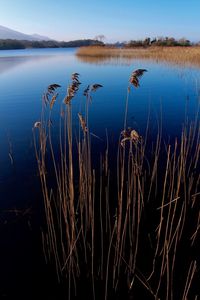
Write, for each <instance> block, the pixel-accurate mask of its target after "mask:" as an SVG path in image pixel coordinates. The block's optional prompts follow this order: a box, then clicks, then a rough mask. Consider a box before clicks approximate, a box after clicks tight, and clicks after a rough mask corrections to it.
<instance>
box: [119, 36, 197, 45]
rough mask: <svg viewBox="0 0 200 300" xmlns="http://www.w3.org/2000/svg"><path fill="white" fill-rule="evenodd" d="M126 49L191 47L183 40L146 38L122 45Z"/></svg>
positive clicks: (189, 43) (188, 42)
mask: <svg viewBox="0 0 200 300" xmlns="http://www.w3.org/2000/svg"><path fill="white" fill-rule="evenodd" d="M124 46H125V47H127V48H133V47H150V46H163V47H172V46H173V47H175V46H183V47H188V46H192V43H191V42H190V41H189V40H187V39H185V38H182V39H178V40H176V39H175V38H173V37H160V38H155V39H151V38H149V37H148V38H146V39H144V40H131V41H129V42H128V43H125V44H124Z"/></svg>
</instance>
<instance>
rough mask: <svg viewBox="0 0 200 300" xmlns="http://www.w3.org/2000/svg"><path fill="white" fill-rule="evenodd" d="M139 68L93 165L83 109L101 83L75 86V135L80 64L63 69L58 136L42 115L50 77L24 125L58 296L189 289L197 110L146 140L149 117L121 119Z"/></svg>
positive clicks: (199, 149) (157, 295)
mask: <svg viewBox="0 0 200 300" xmlns="http://www.w3.org/2000/svg"><path fill="white" fill-rule="evenodd" d="M145 71H146V70H144V69H140V70H137V71H135V72H133V73H132V74H131V77H130V81H129V85H128V93H127V100H126V111H125V121H124V128H122V131H121V133H119V136H120V137H119V143H118V146H117V151H116V153H110V151H109V143H110V141H109V140H108V139H107V141H106V145H107V146H106V150H105V152H104V153H101V154H99V168H94V167H93V159H92V157H93V149H92V147H91V134H90V129H89V126H88V119H89V113H88V111H89V105H92V104H91V97H92V93H93V91H96V90H97V89H98V88H102V86H101V85H99V84H95V85H92V86H88V87H87V89H86V90H85V91H84V97H85V111H84V112H80V113H79V114H78V115H77V120H79V122H80V126H79V134H78V137H76V138H75V136H74V131H73V126H72V106H71V101H75V96H76V93H78V91H79V84H80V82H79V74H77V73H74V74H73V75H72V83H71V84H70V86H69V87H68V90H67V95H66V97H65V99H64V103H63V106H62V108H61V117H60V124H59V126H58V127H59V129H58V131H57V134H58V135H59V144H58V145H57V144H55V143H54V142H53V140H52V135H53V133H54V127H52V123H51V118H52V114H53V109H54V105H56V104H57V101H56V99H57V89H58V88H59V86H58V85H55V84H54V85H51V86H49V88H48V90H47V93H46V94H45V95H44V99H43V107H42V113H41V119H40V120H39V121H38V122H36V123H35V126H34V129H33V132H34V142H35V151H36V158H37V162H38V168H39V174H40V180H41V187H42V193H43V199H44V207H45V214H46V224H47V226H46V230H45V231H44V232H43V235H42V237H43V247H44V252H45V255H46V259H47V261H54V263H55V267H56V270H57V275H58V280H60V281H61V282H62V283H63V282H64V283H63V284H64V285H65V286H66V287H67V288H66V293H67V295H66V296H65V297H67V299H74V297H75V296H77V297H80V298H81V299H82V297H83V294H84V293H85V294H86V295H87V299H105V300H107V299H115V298H117V297H121V298H122V297H124V298H127V299H128V297H134V298H135V299H141V298H142V297H143V298H145V299H157V300H158V299H172V298H174V299H184V300H186V299H190V298H192V299H197V297H198V291H197V288H196V285H195V282H196V281H197V276H198V274H199V271H198V270H199V266H198V256H197V254H196V252H195V249H196V247H197V243H198V230H199V227H200V214H199V210H198V196H199V190H198V186H199V181H200V176H199V174H198V172H197V169H198V166H199V154H200V143H199V142H200V126H199V120H198V113H197V117H196V119H195V120H194V122H192V123H190V124H189V123H188V122H186V124H185V125H184V126H183V130H182V133H181V136H180V137H177V138H176V139H175V140H174V141H173V142H171V143H170V144H165V141H164V140H163V139H162V126H159V129H158V135H157V139H156V142H155V144H154V146H153V148H152V141H151V139H150V138H149V125H148V122H147V130H146V135H145V136H144V137H141V136H140V135H139V134H138V132H137V131H136V130H135V129H134V128H127V124H126V114H127V110H128V99H129V97H130V94H131V92H134V90H133V86H134V87H135V88H136V87H138V86H139V77H140V76H142V75H143V73H144V72H145ZM145 76H147V75H145ZM150 149H151V151H150ZM110 155H111V156H112V158H113V156H114V161H115V162H116V165H115V166H114V169H115V170H116V172H114V171H113V170H112V168H113V166H112V167H111V165H110V162H109V161H110V159H109V157H110ZM82 287H83V289H81V288H82Z"/></svg>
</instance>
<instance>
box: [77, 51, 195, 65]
mask: <svg viewBox="0 0 200 300" xmlns="http://www.w3.org/2000/svg"><path fill="white" fill-rule="evenodd" d="M76 55H77V56H78V58H79V59H81V60H83V61H85V60H86V61H89V62H98V61H103V60H106V59H112V58H120V59H134V58H141V59H149V60H156V61H164V62H165V61H166V62H172V63H176V64H184V65H193V66H200V47H199V46H194V47H149V48H139V49H138V48H135V49H126V48H123V49H120V48H110V47H81V48H79V49H78V51H77V53H76Z"/></svg>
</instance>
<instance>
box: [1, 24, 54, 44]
mask: <svg viewBox="0 0 200 300" xmlns="http://www.w3.org/2000/svg"><path fill="white" fill-rule="evenodd" d="M0 39H2V40H3V39H11V40H26V41H49V40H50V38H48V37H46V36H41V35H39V34H32V35H29V34H24V33H22V32H19V31H16V30H12V29H10V28H7V27H5V26H2V25H0Z"/></svg>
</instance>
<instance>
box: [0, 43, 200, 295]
mask: <svg viewBox="0 0 200 300" xmlns="http://www.w3.org/2000/svg"><path fill="white" fill-rule="evenodd" d="M75 52H76V49H27V50H10V51H0V141H1V144H0V199H1V204H0V227H1V247H0V248H1V250H0V265H1V271H0V273H1V275H0V278H1V283H0V297H2V299H4V298H5V299H8V298H9V299H10V297H11V298H12V297H13V298H14V297H15V296H16V295H17V296H20V297H21V299H32V298H30V295H33V299H36V298H34V296H35V297H36V296H37V295H39V291H40V290H41V293H40V295H42V296H44V297H46V296H47V297H48V296H50V295H51V296H52V295H58V290H59V288H58V286H57V285H56V284H55V278H56V276H55V274H54V272H53V271H52V269H51V268H50V267H49V266H47V265H46V264H45V262H44V259H43V252H42V247H41V228H42V226H43V225H44V220H43V218H42V211H43V206H42V195H41V193H40V188H39V186H40V185H39V184H40V182H39V176H38V170H37V162H36V159H35V151H34V144H33V132H32V128H33V126H34V124H35V122H36V121H38V120H40V115H41V106H42V95H43V93H44V92H45V91H46V89H47V87H48V86H49V85H50V84H54V83H56V84H59V85H61V88H59V89H58V92H59V96H58V100H57V103H56V105H55V111H54V115H53V116H52V122H53V123H52V124H53V125H52V126H54V124H55V126H57V125H56V124H57V123H56V122H57V121H58V116H59V114H60V107H61V105H62V102H63V99H64V97H65V94H66V91H67V87H68V85H69V84H70V83H71V74H72V73H74V72H78V73H79V74H80V77H79V80H80V82H81V85H80V88H79V91H78V93H77V95H76V96H75V98H74V99H72V112H73V119H72V123H73V125H74V126H75V127H76V126H77V124H78V117H77V114H78V112H81V113H83V114H84V109H85V97H84V96H83V91H84V89H85V88H86V87H87V85H88V84H90V85H91V84H96V83H97V84H101V85H102V86H103V87H102V88H99V89H98V90H97V91H96V92H93V93H92V101H91V103H90V104H89V128H90V132H91V133H92V134H93V135H92V136H91V139H92V140H93V144H94V149H95V147H99V148H100V149H101V144H102V143H103V142H102V141H104V140H105V139H106V135H108V137H109V140H111V141H112V143H113V145H114V144H116V145H117V143H118V139H119V136H120V132H121V131H122V130H123V126H124V114H125V105H126V95H127V87H128V85H129V78H130V75H131V73H132V72H133V71H134V70H136V69H138V68H142V69H146V70H147V71H148V72H146V73H145V74H144V75H143V77H142V78H141V79H140V87H139V88H137V89H136V88H134V87H133V86H132V87H131V91H130V94H129V102H128V115H127V126H129V127H131V128H132V129H135V130H136V131H137V132H138V133H139V134H140V135H141V136H145V132H146V127H147V120H148V118H149V128H150V134H151V137H152V140H155V139H156V136H157V132H158V128H160V127H162V136H163V138H164V139H165V140H166V142H169V141H173V140H174V138H175V137H176V136H179V135H180V133H181V130H182V126H183V123H184V122H186V121H187V120H194V119H195V116H196V114H197V111H198V109H199V95H200V70H199V69H198V68H195V67H186V66H185V67H181V66H178V65H177V66H176V65H170V64H167V63H164V62H163V63H157V62H152V61H147V60H129V61H124V60H122V59H121V60H114V59H112V60H106V61H98V60H97V61H88V60H87V61H84V60H83V59H81V60H80V59H78V58H77V57H76V55H75ZM102 147H103V146H102ZM113 147H114V146H113ZM94 151H97V150H94ZM49 283H53V284H52V285H51V284H50V287H49ZM47 291H48V293H49V294H48V295H47ZM26 297H27V298H26ZM52 297H53V296H52ZM55 297H56V296H55ZM44 299H47V298H44ZM48 299H49V298H48ZM52 299H54V298H52ZM55 299H58V298H55Z"/></svg>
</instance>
